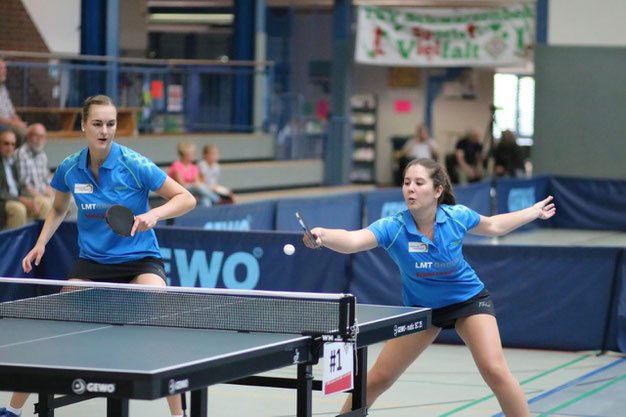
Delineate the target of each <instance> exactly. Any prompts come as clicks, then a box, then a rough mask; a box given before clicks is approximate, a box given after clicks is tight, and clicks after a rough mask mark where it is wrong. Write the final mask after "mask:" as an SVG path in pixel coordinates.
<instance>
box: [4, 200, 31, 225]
mask: <svg viewBox="0 0 626 417" xmlns="http://www.w3.org/2000/svg"><path fill="white" fill-rule="evenodd" d="M5 209H6V213H7V229H14V228H16V227H21V226H24V225H25V224H26V219H27V218H28V217H27V214H28V213H27V210H26V206H25V205H24V204H22V203H20V202H19V201H10V202H7V203H6V204H5Z"/></svg>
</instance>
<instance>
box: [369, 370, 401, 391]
mask: <svg viewBox="0 0 626 417" xmlns="http://www.w3.org/2000/svg"><path fill="white" fill-rule="evenodd" d="M397 378H398V376H397V375H395V374H394V373H392V372H391V371H390V370H389V368H387V369H376V368H373V369H372V370H371V371H370V372H369V373H368V374H367V385H368V387H369V388H371V389H373V390H375V391H377V392H383V391H385V390H387V389H388V388H389V387H391V386H392V385H393V383H394V382H395V381H396V379H397Z"/></svg>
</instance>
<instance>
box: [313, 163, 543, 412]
mask: <svg viewBox="0 0 626 417" xmlns="http://www.w3.org/2000/svg"><path fill="white" fill-rule="evenodd" d="M402 193H403V195H404V200H405V202H406V205H407V207H408V210H405V211H403V212H400V213H398V214H397V215H395V216H390V217H385V218H382V219H380V220H378V221H376V222H374V223H373V224H371V225H370V226H369V227H367V228H365V229H361V230H357V231H346V230H340V229H324V228H320V227H318V228H314V229H313V230H312V231H311V232H312V234H313V236H314V237H315V239H316V241H317V244H319V245H323V246H326V247H327V248H329V249H332V250H334V251H337V252H341V253H354V252H359V251H364V250H369V249H373V248H375V247H378V246H380V247H383V248H385V250H387V252H388V253H389V255H390V256H391V258H392V259H393V260H394V261H395V262H396V264H397V265H398V267H399V268H400V272H401V275H402V287H403V299H404V303H405V305H408V306H421V307H429V308H432V309H433V311H432V323H433V326H432V327H431V328H430V329H428V330H426V331H424V332H420V333H415V334H412V335H409V336H406V337H401V338H398V339H393V340H390V341H389V342H387V344H386V345H385V347H384V348H383V350H382V352H381V353H380V355H379V357H378V359H377V361H376V363H375V364H374V366H373V368H372V369H371V370H370V371H369V373H368V375H367V395H366V398H367V406H370V405H371V404H372V403H373V402H374V401H375V400H376V398H378V396H380V395H381V394H382V393H383V392H384V391H385V390H386V389H388V388H389V387H390V386H391V385H392V384H393V383H394V382H395V381H396V379H397V378H398V377H399V376H400V375H401V374H402V373H403V372H404V371H405V370H406V368H407V367H408V366H409V365H410V364H411V363H412V362H413V361H414V360H415V359H416V358H417V357H418V356H419V355H420V354H421V353H422V352H423V351H424V350H425V349H426V348H427V347H428V346H429V345H430V344H431V343H432V342H433V341H434V340H435V337H436V336H437V335H438V334H439V332H440V331H441V329H448V328H454V329H456V331H457V333H458V334H459V336H461V338H462V339H463V341H464V342H465V344H466V345H467V347H468V348H469V349H470V351H471V353H472V356H473V358H474V361H475V362H476V365H477V367H478V370H479V371H480V374H481V375H482V377H483V378H484V380H485V382H486V383H487V384H488V385H489V387H490V388H491V390H492V391H493V393H494V394H495V396H496V398H497V399H498V402H499V403H500V406H501V407H502V411H503V412H504V414H505V415H506V416H507V417H528V416H529V410H528V403H527V401H526V398H525V396H524V392H523V391H522V388H521V387H520V385H519V383H518V382H517V381H516V380H515V378H514V377H513V375H512V374H511V372H510V370H509V368H508V366H507V364H506V361H505V359H504V355H503V353H502V345H501V342H500V334H499V331H498V326H497V323H496V318H495V310H494V306H493V303H492V301H491V299H490V297H489V293H488V292H487V291H486V290H485V288H484V285H483V283H482V282H481V281H480V280H479V278H478V276H477V275H476V273H475V272H474V270H473V269H472V268H471V267H470V266H469V265H468V264H467V262H465V260H464V259H463V255H462V252H461V247H462V244H461V242H462V239H463V237H464V236H465V234H466V232H471V233H474V234H479V235H485V236H498V235H503V234H505V233H508V232H510V231H512V230H515V229H516V228H518V227H520V226H522V225H524V224H526V223H529V222H531V221H533V220H535V219H543V220H545V219H549V218H550V217H552V216H553V215H554V213H555V206H554V204H553V203H551V200H552V197H548V198H546V199H545V200H543V201H540V202H538V203H536V204H535V205H533V206H531V207H529V208H527V209H524V210H520V211H516V212H512V213H507V214H500V215H496V216H491V217H484V216H481V215H479V214H478V213H476V212H475V211H473V210H472V209H470V208H468V207H465V206H462V205H457V204H456V199H455V197H454V194H453V192H452V187H451V185H450V179H449V177H448V175H447V173H446V172H445V171H444V170H443V169H442V167H441V166H440V165H439V164H438V163H437V162H435V161H433V160H431V159H416V160H413V161H411V162H410V163H409V164H408V165H407V168H406V169H405V172H404V183H403V186H402ZM303 240H304V243H305V244H306V245H307V246H309V247H312V245H311V243H310V241H309V239H308V238H307V237H306V235H305V236H304V237H303ZM350 408H351V398H348V400H347V401H346V402H345V404H344V406H343V409H342V412H347V411H349V410H350Z"/></svg>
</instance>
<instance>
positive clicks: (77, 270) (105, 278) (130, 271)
mask: <svg viewBox="0 0 626 417" xmlns="http://www.w3.org/2000/svg"><path fill="white" fill-rule="evenodd" d="M141 274H156V275H158V276H160V277H161V278H163V281H166V279H165V265H163V261H162V260H161V259H159V258H155V257H152V256H148V257H146V258H142V259H138V260H136V261H129V262H122V263H119V264H101V263H99V262H96V261H92V260H91V259H85V258H78V260H77V261H76V263H75V264H74V267H73V268H72V270H71V271H70V273H69V275H68V278H82V279H88V280H91V281H100V282H116V283H120V284H128V283H129V282H130V281H132V280H133V279H135V278H136V277H137V275H141ZM166 282H167V281H166Z"/></svg>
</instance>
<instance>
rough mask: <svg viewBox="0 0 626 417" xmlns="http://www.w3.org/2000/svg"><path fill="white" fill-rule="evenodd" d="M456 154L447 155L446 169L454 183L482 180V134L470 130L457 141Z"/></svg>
mask: <svg viewBox="0 0 626 417" xmlns="http://www.w3.org/2000/svg"><path fill="white" fill-rule="evenodd" d="M455 148H456V149H455V152H454V154H451V155H448V156H447V157H446V169H447V170H448V175H450V180H451V181H452V182H453V183H454V184H467V183H468V182H476V181H480V180H481V179H482V177H483V157H482V151H483V145H482V144H481V143H480V134H479V133H478V131H476V130H472V131H470V132H469V133H468V134H467V135H465V136H463V137H461V138H460V139H459V141H458V142H457V143H456V147H455Z"/></svg>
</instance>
